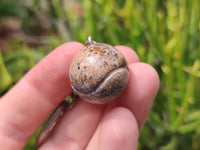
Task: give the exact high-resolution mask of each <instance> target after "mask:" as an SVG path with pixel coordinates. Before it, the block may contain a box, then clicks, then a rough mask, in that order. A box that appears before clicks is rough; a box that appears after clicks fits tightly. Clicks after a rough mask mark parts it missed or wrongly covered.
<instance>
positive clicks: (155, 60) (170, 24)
mask: <svg viewBox="0 0 200 150" xmlns="http://www.w3.org/2000/svg"><path fill="white" fill-rule="evenodd" d="M88 35H92V36H93V38H94V39H95V40H96V41H98V42H105V43H109V44H111V45H128V46H130V47H132V48H133V49H135V50H136V52H137V53H138V55H139V57H140V60H141V61H142V62H146V63H149V64H151V65H152V66H154V67H155V69H156V70H157V72H158V73H159V76H160V80H161V86H160V90H159V93H158V96H157V98H156V100H155V103H154V105H153V108H152V111H151V113H150V115H149V118H148V120H147V123H146V125H145V127H144V129H143V131H142V133H141V137H140V141H139V146H138V149H139V150H154V149H158V150H176V149H179V150H188V149H193V150H200V109H199V108H200V101H199V97H200V86H199V85H200V1H199V0H153V1H150V0H118V1H115V0H109V1H107V0H87V1H81V0H43V1H40V0H32V1H29V0H15V1H13V0H1V1H0V96H2V95H3V94H4V93H5V92H6V91H8V90H9V88H11V87H12V86H13V85H14V84H15V83H16V82H17V81H18V80H19V79H20V78H21V77H22V76H23V75H24V74H25V73H26V72H27V71H28V70H29V69H31V68H32V67H33V66H34V65H35V64H36V63H37V62H38V61H39V60H41V59H42V58H43V57H44V56H45V55H46V54H47V53H49V52H50V51H51V50H53V49H54V48H55V47H57V46H59V45H60V44H63V43H65V42H68V41H72V40H76V41H79V42H82V43H84V42H85V40H86V39H87V36H88ZM37 133H38V131H37V132H36V133H35V134H34V135H33V137H31V139H30V140H29V142H28V144H27V146H26V147H25V150H36V149H37V148H36V147H35V146H34V142H35V138H36V135H37Z"/></svg>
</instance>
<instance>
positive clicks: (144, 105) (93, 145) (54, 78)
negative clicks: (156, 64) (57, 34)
mask: <svg viewBox="0 0 200 150" xmlns="http://www.w3.org/2000/svg"><path fill="white" fill-rule="evenodd" d="M82 48H83V45H82V44H81V43H78V42H69V43H66V44H63V45H61V46H59V47H58V48H56V49H55V50H53V51H52V52H51V53H50V54H49V55H47V56H46V57H45V58H44V59H43V60H41V61H40V62H39V63H38V64H37V65H36V66H35V67H34V68H33V69H31V70H30V71H29V72H28V73H27V74H26V75H25V76H24V77H23V78H22V79H21V80H20V81H19V82H18V83H17V84H16V85H15V86H14V87H13V88H12V89H11V90H10V91H9V92H7V93H6V94H5V95H4V96H3V97H1V99H0V118H1V121H0V145H1V149H6V150H13V149H15V150H20V149H23V147H24V146H25V145H26V143H27V141H28V139H29V138H30V136H31V135H32V134H33V133H34V132H35V131H36V130H37V128H38V127H39V126H40V125H41V123H42V122H43V121H44V120H45V119H46V118H47V116H48V115H49V114H50V112H51V111H52V110H53V109H54V108H55V107H56V106H57V105H58V104H59V103H60V102H61V101H62V100H63V99H64V98H65V97H66V96H67V95H69V94H70V93H71V92H72V89H71V87H70V83H69V82H70V81H69V76H68V74H69V66H70V62H71V60H72V58H73V57H74V56H75V54H76V53H77V52H78V51H79V50H80V49H82ZM116 48H117V49H118V50H120V51H121V52H122V53H123V54H124V56H125V58H126V59H127V62H128V64H129V72H130V80H129V84H128V87H127V89H126V90H125V91H124V93H123V94H122V95H121V96H120V97H119V98H118V99H117V100H115V101H113V102H111V103H109V104H104V105H97V104H90V103H87V102H85V101H83V100H79V101H78V102H77V103H76V104H75V107H74V108H73V109H71V110H70V111H67V112H66V113H65V115H64V117H63V118H62V120H61V121H60V122H59V124H57V126H56V127H55V130H54V131H53V134H52V135H51V136H50V138H49V139H48V141H46V142H45V143H44V144H43V145H42V146H41V147H40V149H41V150H46V149H48V150H51V149H52V150H58V149H59V150H62V149H68V150H82V149H87V150H94V149H95V150H102V149H103V150H122V149H126V150H136V149H137V143H138V138H139V134H140V131H141V129H142V127H143V125H144V123H145V120H146V118H147V116H148V113H149V111H150V109H151V106H152V103H153V100H154V98H155V96H156V94H157V91H158V88H159V77H158V75H157V73H156V71H155V70H154V69H153V68H152V67H151V66H150V65H148V64H145V63H141V62H139V59H138V56H137V55H136V53H135V52H134V51H133V50H132V49H131V48H129V47H126V46H116Z"/></svg>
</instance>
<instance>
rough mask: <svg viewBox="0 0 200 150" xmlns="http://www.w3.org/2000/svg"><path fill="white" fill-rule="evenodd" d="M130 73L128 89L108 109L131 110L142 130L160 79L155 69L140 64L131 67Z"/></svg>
mask: <svg viewBox="0 0 200 150" xmlns="http://www.w3.org/2000/svg"><path fill="white" fill-rule="evenodd" d="M129 73H130V77H129V84H128V87H127V89H126V90H125V91H124V92H123V94H122V95H121V96H120V97H119V98H118V99H117V100H116V101H114V102H113V103H111V104H110V106H109V107H108V108H107V109H108V110H110V109H112V108H113V107H116V106H124V107H126V108H128V109H130V110H131V111H132V112H133V114H134V115H135V118H136V120H137V122H138V126H139V129H140V130H141V128H142V127H143V125H144V123H145V121H146V118H147V116H148V114H149V111H150V109H151V106H152V104H153V101H154V99H155V96H156V94H157V92H158V89H159V77H158V74H157V72H156V71H155V70H154V68H153V67H151V66H150V65H148V64H145V63H139V62H138V63H133V64H131V65H129Z"/></svg>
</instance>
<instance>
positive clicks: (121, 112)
mask: <svg viewBox="0 0 200 150" xmlns="http://www.w3.org/2000/svg"><path fill="white" fill-rule="evenodd" d="M138 131H139V130H138V126H137V122H136V120H135V118H134V116H133V114H132V112H131V111H129V110H128V109H126V108H123V107H117V108H114V109H112V110H111V111H110V112H108V114H106V115H105V117H104V118H103V119H102V121H101V122H100V124H99V125H98V128H97V130H96V132H95V133H94V135H93V137H92V138H91V141H90V143H89V144H88V146H87V148H86V149H87V150H94V149H96V150H97V149H99V150H101V149H103V150H122V149H125V150H136V149H137V142H138V137H139V132H138Z"/></svg>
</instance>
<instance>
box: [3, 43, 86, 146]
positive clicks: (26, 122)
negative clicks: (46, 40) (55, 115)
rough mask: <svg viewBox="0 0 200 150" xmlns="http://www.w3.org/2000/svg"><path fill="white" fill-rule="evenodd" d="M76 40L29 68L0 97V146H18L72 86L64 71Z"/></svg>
mask: <svg viewBox="0 0 200 150" xmlns="http://www.w3.org/2000/svg"><path fill="white" fill-rule="evenodd" d="M82 48H83V45H82V44H81V43H78V42H70V43H67V44H63V45H62V46H60V47H58V48H56V49H55V50H54V51H53V52H51V53H50V54H49V55H48V56H46V58H44V59H43V60H42V61H41V62H39V63H38V64H37V65H36V66H35V67H34V68H33V69H32V70H30V71H29V72H28V73H27V75H25V77H23V78H22V79H21V80H20V81H19V83H17V84H16V85H15V86H14V87H13V88H12V89H11V90H10V91H9V92H8V93H7V94H6V95H4V96H3V97H2V98H1V100H0V118H1V121H0V145H1V146H4V149H22V148H23V147H24V145H25V143H26V141H27V140H28V138H29V137H30V136H31V135H32V134H33V133H34V132H35V130H37V128H38V127H39V126H40V124H41V123H42V122H43V121H44V119H45V118H46V117H47V116H48V115H49V113H50V112H51V111H52V110H53V108H55V106H57V105H58V104H59V103H60V102H61V101H62V100H63V99H64V98H65V97H66V96H67V95H69V93H71V91H72V89H71V87H70V84H69V77H68V70H69V65H70V62H71V60H72V58H73V57H74V55H75V54H76V53H77V52H78V51H79V50H80V49H82Z"/></svg>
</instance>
